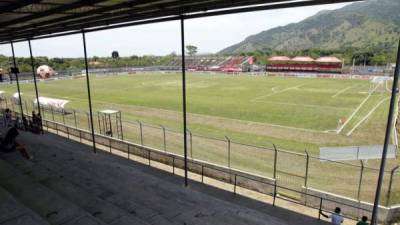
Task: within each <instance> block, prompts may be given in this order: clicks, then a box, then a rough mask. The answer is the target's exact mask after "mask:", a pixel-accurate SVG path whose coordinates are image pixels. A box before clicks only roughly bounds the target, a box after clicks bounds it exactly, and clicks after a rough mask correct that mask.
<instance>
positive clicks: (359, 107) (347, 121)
mask: <svg viewBox="0 0 400 225" xmlns="http://www.w3.org/2000/svg"><path fill="white" fill-rule="evenodd" d="M377 88H378V86H376V87H375V89H374V90H372V91H371V93H369V94H368V96H367V97H366V98H365V99H364V100H363V101H362V102H361V103H360V105H358V107H357V108H356V109H355V110H354V112H353V113H352V114H351V115H350V117H349V118H348V119H347V120H346V122H345V123H344V124H343V125H342V126H341V127H340V128H339V129H338V130H337V131H336V133H337V134H339V133H340V132H342V130H343V129H344V128H345V127H346V125H347V124H348V123H349V122H350V121H351V120H352V119H353V117H354V116H355V115H356V114H357V113H358V111H360V109H361V107H362V106H363V105H364V104H365V103H366V102H367V101H368V99H369V98H370V97H371V96H372V93H374V91H375V90H376V89H377Z"/></svg>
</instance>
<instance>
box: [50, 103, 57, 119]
mask: <svg viewBox="0 0 400 225" xmlns="http://www.w3.org/2000/svg"><path fill="white" fill-rule="evenodd" d="M51 118H52V119H53V122H56V121H55V120H54V109H53V106H52V107H51Z"/></svg>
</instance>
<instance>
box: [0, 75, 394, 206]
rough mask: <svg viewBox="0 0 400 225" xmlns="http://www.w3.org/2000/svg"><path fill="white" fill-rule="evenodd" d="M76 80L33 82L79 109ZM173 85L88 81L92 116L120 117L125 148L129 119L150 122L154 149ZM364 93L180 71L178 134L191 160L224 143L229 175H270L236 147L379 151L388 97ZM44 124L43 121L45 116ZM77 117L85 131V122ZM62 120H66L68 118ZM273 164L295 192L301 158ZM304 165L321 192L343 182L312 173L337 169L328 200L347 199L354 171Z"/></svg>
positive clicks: (361, 85) (346, 84)
mask: <svg viewBox="0 0 400 225" xmlns="http://www.w3.org/2000/svg"><path fill="white" fill-rule="evenodd" d="M85 82H86V81H85V79H80V78H77V79H73V80H59V81H49V82H40V83H39V85H38V88H39V93H40V96H46V97H54V98H61V99H67V100H70V101H71V102H70V103H68V105H67V108H71V109H77V110H80V111H88V103H87V102H88V101H87V92H86V83H85ZM181 87H182V84H181V75H180V74H138V75H121V76H109V77H96V76H92V77H91V90H92V101H93V107H94V112H97V111H99V110H101V109H110V108H112V109H119V110H121V111H122V113H123V114H122V115H123V120H124V121H126V122H125V123H124V135H125V137H126V139H130V140H132V141H134V142H138V141H139V133H138V124H137V123H136V121H137V120H140V121H142V122H144V123H146V124H152V125H153V126H144V128H143V136H144V144H146V145H149V146H151V147H156V148H162V147H163V146H162V140H161V139H162V137H161V136H162V133H161V132H160V128H159V127H158V128H157V127H156V126H154V125H157V126H158V125H162V126H164V127H167V128H169V129H172V130H177V131H179V130H180V129H181V128H182V112H181V110H182V91H181ZM369 89H370V82H369V81H365V80H339V79H310V78H287V77H285V78H283V77H266V76H250V75H240V76H232V75H215V74H189V75H188V77H187V110H188V113H189V114H188V128H189V130H190V131H191V132H192V133H193V134H196V135H193V138H192V140H191V141H190V144H191V145H192V147H191V154H192V156H193V157H194V158H198V159H202V160H207V161H211V162H215V163H219V164H223V165H226V164H227V157H226V151H225V149H226V137H228V138H229V139H230V140H232V145H231V148H232V156H231V157H232V162H231V163H232V164H233V166H234V167H235V168H238V169H243V170H246V171H250V172H255V173H260V174H263V175H268V176H271V170H272V166H271V163H265V162H270V160H271V158H272V157H273V153H271V152H266V151H264V150H263V149H261V148H256V147H251V146H248V147H244V146H243V145H240V144H238V143H245V144H249V145H257V146H265V147H271V145H272V144H275V145H276V146H278V148H280V149H287V150H291V151H297V152H301V153H304V151H305V150H307V151H308V152H309V153H310V154H312V155H316V156H318V154H319V147H322V146H350V145H370V144H382V143H383V137H384V131H385V126H386V119H387V112H388V104H389V97H390V95H389V93H379V92H375V93H373V94H371V95H370V94H369ZM0 90H3V91H6V95H11V94H12V93H14V92H16V87H15V85H4V86H2V87H0ZM21 92H23V99H24V100H26V101H28V102H30V101H32V99H33V98H34V97H35V92H34V89H33V84H22V85H21ZM29 105H30V104H29ZM45 117H50V115H49V113H47V114H46V115H45ZM56 119H60V115H56ZM78 119H79V123H80V125H81V126H82V127H83V128H87V118H86V117H85V115H84V114H82V115H81V116H80V117H79V118H78ZM66 120H67V122H68V121H69V122H72V118H71V117H70V116H69V117H68V118H67V119H66ZM339 120H342V123H339ZM128 121H129V123H128ZM96 122H97V121H95V123H96ZM96 126H97V125H96V124H95V128H96ZM166 136H167V139H168V148H169V150H171V151H173V152H176V153H182V137H181V134H179V133H176V132H167V134H166ZM204 136H206V137H211V138H215V139H209V138H205V137H204ZM210 149H214V150H210ZM279 162H280V165H282V166H281V167H280V168H279V170H280V171H281V172H282V173H281V177H282V182H287V183H295V184H296V185H297V186H298V185H299V184H301V183H302V182H303V181H302V178H301V176H303V175H304V171H303V170H304V166H305V161H304V157H298V156H294V155H287V156H285V154H281V155H280V157H279ZM288 162H290V163H288ZM352 163H356V164H357V163H358V162H352ZM378 163H379V162H378V161H377V160H370V161H369V162H368V166H369V167H374V168H376V167H377V166H378ZM314 164H315V165H316V164H318V165H319V166H318V167H315V168H314V169H312V170H311V171H310V183H312V184H313V186H317V187H319V188H321V189H323V190H328V191H331V190H330V189H329V186H330V185H329V182H332V181H333V180H335V179H337V180H339V179H343V176H342V177H340V176H337V175H338V174H326V178H324V179H321V178H320V176H319V175H320V174H319V173H320V172H321V171H320V170H325V171H326V173H330V172H332V171H341V173H343V174H345V173H347V174H348V175H349V177H348V180H346V179H347V178H346V179H344V182H346V185H347V186H346V185H345V187H343V190H335V193H338V194H345V195H348V196H351V197H354V193H355V190H354V189H355V186H357V184H358V180H357V177H358V176H359V172H358V170H357V169H353V168H350V167H349V168H345V167H344V166H339V165H333V164H325V165H320V164H321V163H320V162H319V160H315V162H314ZM396 164H397V160H389V165H388V169H389V168H390V167H392V166H394V165H396ZM325 167H326V168H325ZM324 168H325V169H324ZM285 174H286V175H285ZM287 174H291V175H287ZM372 174H375V173H373V172H371V175H370V176H369V177H366V178H364V180H365V181H364V182H366V183H371V184H373V183H374V182H375V178H376V177H375V175H376V174H375V175H372ZM278 176H279V174H278ZM299 177H300V178H299ZM296 179H297V180H296ZM373 186H374V185H371V188H372V187H373ZM367 190H372V189H370V187H368V188H366V190H365V193H366V194H365V198H364V199H365V200H370V199H371V197H372V194H369V193H368V192H367ZM362 197H363V196H362Z"/></svg>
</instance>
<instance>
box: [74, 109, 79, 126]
mask: <svg viewBox="0 0 400 225" xmlns="http://www.w3.org/2000/svg"><path fill="white" fill-rule="evenodd" d="M74 122H75V128H78V123H77V122H76V111H75V109H74Z"/></svg>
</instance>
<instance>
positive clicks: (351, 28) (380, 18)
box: [219, 0, 400, 54]
mask: <svg viewBox="0 0 400 225" xmlns="http://www.w3.org/2000/svg"><path fill="white" fill-rule="evenodd" d="M399 12H400V1H399V0H369V1H365V2H359V3H353V4H351V5H348V6H345V7H343V8H341V9H337V10H330V11H321V12H319V13H317V14H316V15H314V16H312V17H309V18H307V19H305V20H303V21H301V22H299V23H293V24H289V25H287V26H282V27H276V28H273V29H270V30H266V31H262V32H260V33H258V34H255V35H252V36H249V37H247V38H246V39H245V40H244V41H242V42H240V43H238V44H235V45H233V46H230V47H228V48H225V49H223V50H222V51H220V52H219V53H220V54H238V53H246V52H255V51H262V52H268V51H270V50H275V51H298V50H306V49H325V50H336V49H345V48H357V49H363V50H370V51H371V50H372V51H374V50H375V49H379V51H380V52H381V51H389V52H391V53H393V52H395V49H396V47H397V42H398V38H399V37H400V13H399Z"/></svg>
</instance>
